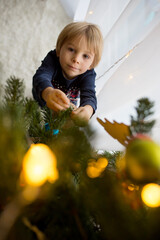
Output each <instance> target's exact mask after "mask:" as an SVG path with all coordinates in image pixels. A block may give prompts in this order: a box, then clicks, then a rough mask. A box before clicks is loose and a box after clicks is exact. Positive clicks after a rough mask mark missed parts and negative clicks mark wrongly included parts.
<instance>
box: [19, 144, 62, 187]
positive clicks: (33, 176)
mask: <svg viewBox="0 0 160 240" xmlns="http://www.w3.org/2000/svg"><path fill="white" fill-rule="evenodd" d="M22 174H23V178H24V180H25V182H26V183H27V184H29V185H31V186H36V187H38V186H41V185H43V184H44V183H45V182H46V181H47V180H48V181H49V182H51V183H53V182H54V181H56V180H57V179H58V170H57V160H56V157H55V155H54V153H53V152H52V151H51V149H50V148H49V147H48V146H47V145H45V144H41V143H39V144H32V145H31V147H30V148H29V150H28V152H27V153H26V154H25V156H24V159H23V173H22Z"/></svg>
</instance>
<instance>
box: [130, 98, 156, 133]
mask: <svg viewBox="0 0 160 240" xmlns="http://www.w3.org/2000/svg"><path fill="white" fill-rule="evenodd" d="M153 107H154V102H151V101H149V99H148V98H141V99H139V100H138V101H137V106H136V107H135V110H136V114H137V115H136V117H134V116H132V115H131V116H130V117H131V125H130V131H131V134H132V135H134V134H136V133H149V132H150V131H151V130H152V128H153V126H154V124H155V120H149V117H150V116H151V115H153V113H154V111H153V110H152V108H153Z"/></svg>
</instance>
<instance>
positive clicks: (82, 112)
mask: <svg viewBox="0 0 160 240" xmlns="http://www.w3.org/2000/svg"><path fill="white" fill-rule="evenodd" d="M92 114H93V108H92V107H91V106H90V105H86V106H84V107H79V108H77V109H76V110H74V111H72V113H71V118H72V120H73V121H74V122H75V123H76V124H78V125H81V126H82V125H86V124H87V123H88V121H89V119H90V118H91V116H92Z"/></svg>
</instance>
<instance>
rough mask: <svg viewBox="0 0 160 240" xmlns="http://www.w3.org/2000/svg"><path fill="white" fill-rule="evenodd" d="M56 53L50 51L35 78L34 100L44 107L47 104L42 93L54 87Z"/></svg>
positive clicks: (33, 87)
mask: <svg viewBox="0 0 160 240" xmlns="http://www.w3.org/2000/svg"><path fill="white" fill-rule="evenodd" d="M55 65H56V53H55V50H54V51H50V52H49V53H48V54H47V56H46V57H45V58H44V60H43V61H42V64H41V66H40V67H39V68H38V69H37V71H36V73H35V74H34V76H33V82H32V83H33V86H32V94H33V97H34V99H35V100H36V101H37V102H38V103H39V105H40V106H44V105H45V104H46V103H45V101H44V100H43V99H42V96H41V95H42V91H43V90H44V89H45V88H47V87H53V85H52V83H51V81H52V78H53V75H54V73H55V71H56V67H55Z"/></svg>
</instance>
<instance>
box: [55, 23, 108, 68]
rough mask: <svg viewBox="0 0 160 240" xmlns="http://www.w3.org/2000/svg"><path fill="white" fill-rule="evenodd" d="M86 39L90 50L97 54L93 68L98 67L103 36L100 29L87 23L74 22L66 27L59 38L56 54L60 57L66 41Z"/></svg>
mask: <svg viewBox="0 0 160 240" xmlns="http://www.w3.org/2000/svg"><path fill="white" fill-rule="evenodd" d="M83 36H85V37H86V40H87V44H88V48H89V49H90V50H92V51H93V52H94V54H95V56H94V60H93V63H92V65H91V67H92V68H94V67H96V66H97V65H98V63H99V61H100V59H101V56H102V49H103V36H102V33H101V31H100V29H99V27H98V26H97V25H95V24H92V23H87V22H72V23H70V24H68V25H67V26H65V27H64V29H63V30H62V31H61V33H60V34H59V36H58V39H57V43H56V53H57V55H59V53H60V50H61V47H62V46H63V44H64V43H65V42H66V41H69V40H75V39H78V38H80V37H83Z"/></svg>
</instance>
